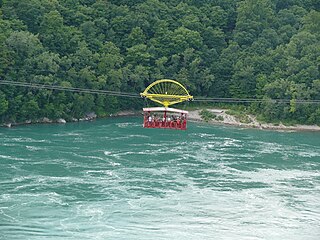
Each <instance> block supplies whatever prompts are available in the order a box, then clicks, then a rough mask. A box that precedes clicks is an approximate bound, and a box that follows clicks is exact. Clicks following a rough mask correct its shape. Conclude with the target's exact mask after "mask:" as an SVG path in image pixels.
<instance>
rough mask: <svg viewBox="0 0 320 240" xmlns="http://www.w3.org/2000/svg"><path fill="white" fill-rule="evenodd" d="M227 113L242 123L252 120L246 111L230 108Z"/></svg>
mask: <svg viewBox="0 0 320 240" xmlns="http://www.w3.org/2000/svg"><path fill="white" fill-rule="evenodd" d="M226 114H229V115H232V116H234V117H235V118H237V119H238V120H239V121H240V122H242V123H250V122H251V120H250V118H249V117H248V115H247V114H246V112H244V111H240V110H234V109H230V110H228V111H226Z"/></svg>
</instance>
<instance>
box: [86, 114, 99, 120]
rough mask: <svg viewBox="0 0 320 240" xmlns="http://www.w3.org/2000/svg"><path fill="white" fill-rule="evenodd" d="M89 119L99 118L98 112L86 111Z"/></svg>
mask: <svg viewBox="0 0 320 240" xmlns="http://www.w3.org/2000/svg"><path fill="white" fill-rule="evenodd" d="M86 118H87V120H93V119H96V118H97V114H96V113H95V112H89V113H86Z"/></svg>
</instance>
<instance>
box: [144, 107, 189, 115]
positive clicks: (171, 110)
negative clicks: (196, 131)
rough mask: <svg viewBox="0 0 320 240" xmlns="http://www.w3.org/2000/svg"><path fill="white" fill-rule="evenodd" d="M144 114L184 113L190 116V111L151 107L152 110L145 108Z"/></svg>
mask: <svg viewBox="0 0 320 240" xmlns="http://www.w3.org/2000/svg"><path fill="white" fill-rule="evenodd" d="M143 111H144V112H175V113H183V114H188V113H189V112H188V111H185V110H180V109H176V108H166V107H151V108H143Z"/></svg>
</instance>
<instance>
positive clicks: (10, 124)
mask: <svg viewBox="0 0 320 240" xmlns="http://www.w3.org/2000/svg"><path fill="white" fill-rule="evenodd" d="M3 126H5V127H7V128H11V127H12V123H5V124H3Z"/></svg>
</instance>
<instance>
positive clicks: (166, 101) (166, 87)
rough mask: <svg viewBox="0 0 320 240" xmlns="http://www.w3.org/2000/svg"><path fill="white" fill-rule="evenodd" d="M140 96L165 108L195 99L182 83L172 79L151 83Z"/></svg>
mask: <svg viewBox="0 0 320 240" xmlns="http://www.w3.org/2000/svg"><path fill="white" fill-rule="evenodd" d="M140 95H141V96H142V97H146V98H148V99H150V100H152V101H154V102H157V103H160V104H162V105H163V106H164V107H168V106H170V105H173V104H176V103H180V102H184V101H189V100H192V99H193V96H191V95H190V94H189V92H188V90H187V89H186V88H185V87H184V86H183V85H182V84H181V83H179V82H177V81H174V80H171V79H162V80H157V81H155V82H153V83H151V84H150V85H149V86H148V87H147V88H146V89H145V90H144V92H143V93H140Z"/></svg>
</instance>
